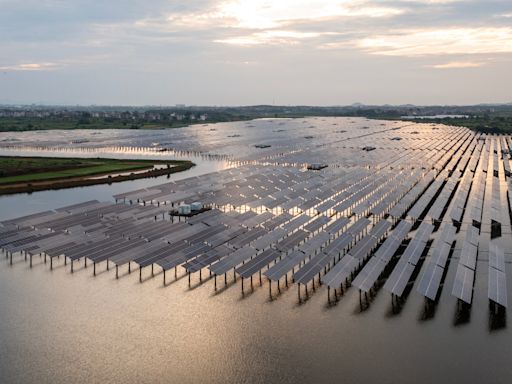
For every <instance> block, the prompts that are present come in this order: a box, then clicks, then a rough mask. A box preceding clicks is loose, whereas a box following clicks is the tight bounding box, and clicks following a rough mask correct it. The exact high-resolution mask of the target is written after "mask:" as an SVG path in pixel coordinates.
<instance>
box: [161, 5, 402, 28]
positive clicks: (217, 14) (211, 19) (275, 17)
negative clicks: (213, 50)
mask: <svg viewBox="0 0 512 384" xmlns="http://www.w3.org/2000/svg"><path fill="white" fill-rule="evenodd" d="M404 12H405V9H403V8H398V7H390V6H384V5H380V4H378V3H375V2H368V1H361V0H341V1H340V0H338V1H331V0H273V1H254V0H229V1H221V2H219V3H217V4H215V5H214V6H212V7H211V8H209V9H207V10H205V11H203V12H193V13H173V14H171V15H169V17H168V20H169V21H171V22H172V23H174V24H176V25H180V26H185V27H188V28H190V27H205V26H209V27H215V26H217V27H218V26H221V27H227V28H241V29H259V30H266V29H275V28H283V27H286V26H289V25H290V24H292V23H294V22H298V21H301V20H308V21H312V20H317V21H320V20H325V19H332V18H340V17H369V18H381V17H391V16H396V15H400V14H403V13H404Z"/></svg>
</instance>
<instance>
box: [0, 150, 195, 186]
mask: <svg viewBox="0 0 512 384" xmlns="http://www.w3.org/2000/svg"><path fill="white" fill-rule="evenodd" d="M157 163H160V164H162V163H163V164H169V165H181V164H184V163H187V162H185V161H157V160H116V159H85V158H51V157H3V156H1V157H0V184H13V183H28V182H38V181H46V180H60V179H68V178H73V177H86V176H93V175H104V174H110V173H117V172H126V171H137V170H144V169H148V170H149V169H152V168H153V166H154V164H157Z"/></svg>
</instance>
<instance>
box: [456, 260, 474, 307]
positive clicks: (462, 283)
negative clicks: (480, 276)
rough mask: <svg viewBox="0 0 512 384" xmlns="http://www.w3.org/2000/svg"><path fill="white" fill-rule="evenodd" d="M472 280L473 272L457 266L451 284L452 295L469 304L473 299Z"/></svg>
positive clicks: (462, 266) (460, 265)
mask: <svg viewBox="0 0 512 384" xmlns="http://www.w3.org/2000/svg"><path fill="white" fill-rule="evenodd" d="M474 280H475V271H474V270H473V269H470V268H468V267H466V266H464V265H462V264H459V266H458V267H457V273H456V275H455V280H454V283H453V289H452V295H453V296H455V297H457V298H458V299H460V300H462V301H464V302H465V303H467V304H471V301H472V299H473V282H474Z"/></svg>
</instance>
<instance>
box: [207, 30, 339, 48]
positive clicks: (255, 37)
mask: <svg viewBox="0 0 512 384" xmlns="http://www.w3.org/2000/svg"><path fill="white" fill-rule="evenodd" d="M328 34H333V33H331V32H323V33H320V32H300V31H287V30H268V31H263V32H255V33H253V34H251V35H247V36H240V37H231V38H227V39H219V40H215V42H217V43H225V44H233V45H256V44H278V45H282V44H288V45H293V44H297V43H298V42H299V41H300V40H303V39H311V38H315V37H319V36H322V35H328Z"/></svg>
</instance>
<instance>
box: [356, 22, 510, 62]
mask: <svg viewBox="0 0 512 384" xmlns="http://www.w3.org/2000/svg"><path fill="white" fill-rule="evenodd" d="M355 45H356V46H357V47H358V48H360V49H362V50H364V51H366V52H368V53H372V54H377V55H388V56H425V55H454V54H488V53H512V28H511V27H497V28H483V27H479V28H447V29H442V28H437V29H423V30H421V29H420V30H401V31H396V32H392V33H389V34H387V35H377V36H371V37H367V38H364V39H362V40H360V41H357V42H355Z"/></svg>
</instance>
